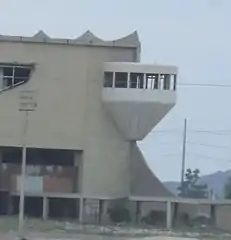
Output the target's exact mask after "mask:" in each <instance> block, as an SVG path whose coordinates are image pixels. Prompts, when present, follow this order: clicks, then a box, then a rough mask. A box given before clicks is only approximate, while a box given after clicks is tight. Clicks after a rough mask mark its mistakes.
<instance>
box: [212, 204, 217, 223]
mask: <svg viewBox="0 0 231 240" xmlns="http://www.w3.org/2000/svg"><path fill="white" fill-rule="evenodd" d="M216 207H217V206H216V205H215V204H211V205H210V219H211V224H212V226H216V223H217V212H216Z"/></svg>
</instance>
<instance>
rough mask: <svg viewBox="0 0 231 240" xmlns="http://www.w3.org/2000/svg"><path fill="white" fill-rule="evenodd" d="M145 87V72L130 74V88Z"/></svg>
mask: <svg viewBox="0 0 231 240" xmlns="http://www.w3.org/2000/svg"><path fill="white" fill-rule="evenodd" d="M143 87H144V74H143V73H131V74H130V88H143Z"/></svg>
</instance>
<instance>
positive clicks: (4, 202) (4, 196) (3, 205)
mask: <svg viewBox="0 0 231 240" xmlns="http://www.w3.org/2000/svg"><path fill="white" fill-rule="evenodd" d="M9 207H10V193H9V192H8V191H0V215H7V214H9Z"/></svg>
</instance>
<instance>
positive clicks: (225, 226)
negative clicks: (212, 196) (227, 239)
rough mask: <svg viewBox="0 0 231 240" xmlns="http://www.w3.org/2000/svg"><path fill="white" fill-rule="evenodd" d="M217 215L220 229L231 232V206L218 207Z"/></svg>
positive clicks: (217, 224)
mask: <svg viewBox="0 0 231 240" xmlns="http://www.w3.org/2000/svg"><path fill="white" fill-rule="evenodd" d="M216 214H217V216H216V226H217V227H218V228H219V229H222V230H225V231H229V232H231V206H228V205H227V206H226V205H223V206H217V207H216Z"/></svg>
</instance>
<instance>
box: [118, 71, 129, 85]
mask: <svg viewBox="0 0 231 240" xmlns="http://www.w3.org/2000/svg"><path fill="white" fill-rule="evenodd" d="M127 87H128V73H126V72H116V73H115V88H127Z"/></svg>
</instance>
